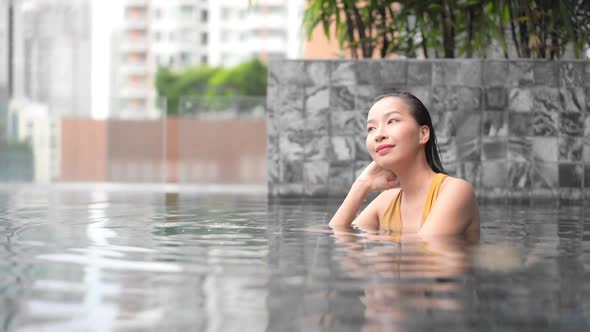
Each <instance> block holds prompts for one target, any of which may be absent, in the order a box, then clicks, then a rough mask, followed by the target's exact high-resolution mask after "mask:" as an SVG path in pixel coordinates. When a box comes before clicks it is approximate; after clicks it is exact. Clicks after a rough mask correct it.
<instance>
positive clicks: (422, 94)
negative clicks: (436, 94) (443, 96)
mask: <svg viewBox="0 0 590 332" xmlns="http://www.w3.org/2000/svg"><path fill="white" fill-rule="evenodd" d="M406 91H407V92H409V93H411V94H413V95H414V96H416V98H418V99H420V101H421V102H422V104H424V106H425V107H426V109H427V110H428V111H430V109H431V108H432V88H431V87H430V86H429V85H427V86H409V87H406Z"/></svg>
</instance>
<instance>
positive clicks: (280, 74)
mask: <svg viewBox="0 0 590 332" xmlns="http://www.w3.org/2000/svg"><path fill="white" fill-rule="evenodd" d="M304 66H305V62H304V61H301V60H288V61H276V62H273V64H272V66H271V68H269V72H270V73H272V74H270V75H269V77H271V78H272V82H273V84H275V85H277V84H278V85H285V86H303V85H304V84H305V83H306V82H305V81H306V77H305V75H302V73H304ZM273 76H276V80H275V79H274V78H273Z"/></svg>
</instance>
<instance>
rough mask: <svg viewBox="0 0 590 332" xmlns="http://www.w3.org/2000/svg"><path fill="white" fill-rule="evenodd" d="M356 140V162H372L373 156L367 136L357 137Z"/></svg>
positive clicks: (354, 138)
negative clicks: (368, 146)
mask: <svg viewBox="0 0 590 332" xmlns="http://www.w3.org/2000/svg"><path fill="white" fill-rule="evenodd" d="M353 140H354V160H361V161H370V160H372V158H371V154H370V153H369V150H368V149H367V135H366V134H365V135H356V136H354V137H353Z"/></svg>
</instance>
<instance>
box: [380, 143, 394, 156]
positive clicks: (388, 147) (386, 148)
mask: <svg viewBox="0 0 590 332" xmlns="http://www.w3.org/2000/svg"><path fill="white" fill-rule="evenodd" d="M393 147H394V145H389V144H384V145H379V146H378V147H377V154H379V155H384V154H386V153H387V152H389V151H391V150H392V149H393Z"/></svg>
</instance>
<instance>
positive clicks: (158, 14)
mask: <svg viewBox="0 0 590 332" xmlns="http://www.w3.org/2000/svg"><path fill="white" fill-rule="evenodd" d="M154 17H155V18H161V17H162V9H160V8H157V9H156V10H154Z"/></svg>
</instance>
